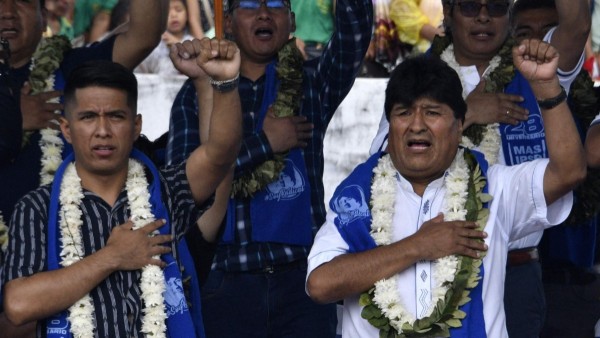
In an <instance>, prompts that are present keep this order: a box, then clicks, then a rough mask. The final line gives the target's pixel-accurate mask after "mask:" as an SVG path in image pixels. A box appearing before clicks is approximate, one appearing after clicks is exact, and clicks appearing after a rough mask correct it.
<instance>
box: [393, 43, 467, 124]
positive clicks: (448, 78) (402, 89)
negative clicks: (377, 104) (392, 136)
mask: <svg viewBox="0 0 600 338" xmlns="http://www.w3.org/2000/svg"><path fill="white" fill-rule="evenodd" d="M423 97H427V98H430V99H432V100H435V101H437V102H440V103H444V104H447V105H448V106H449V107H450V108H451V109H452V110H453V111H454V117H456V118H457V119H460V120H461V121H464V119H465V113H466V112H467V104H466V103H465V100H464V99H463V97H462V84H461V83H460V78H459V77H458V74H456V72H455V71H454V69H452V68H450V66H448V65H447V64H446V63H445V62H444V61H442V60H441V59H439V58H438V57H434V56H431V55H429V54H423V55H419V56H415V57H410V58H407V59H405V60H404V61H403V62H402V63H400V64H399V65H398V66H397V67H396V68H395V69H394V70H393V71H392V73H391V74H390V80H389V82H388V84H387V88H386V89H385V105H384V108H385V117H386V118H387V119H388V121H389V119H390V112H391V111H392V107H393V106H394V104H397V103H400V104H403V105H405V106H407V107H408V106H411V105H412V104H413V103H414V102H415V101H416V100H417V99H419V98H423Z"/></svg>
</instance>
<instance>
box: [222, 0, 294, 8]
mask: <svg viewBox="0 0 600 338" xmlns="http://www.w3.org/2000/svg"><path fill="white" fill-rule="evenodd" d="M263 4H264V5H265V7H267V8H268V9H275V10H282V9H289V8H290V3H289V2H288V1H285V0H241V1H238V2H237V3H235V4H234V5H233V6H232V8H231V9H232V10H233V9H236V8H241V9H247V10H257V9H259V8H260V6H262V5H263Z"/></svg>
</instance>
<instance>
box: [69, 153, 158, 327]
mask: <svg viewBox="0 0 600 338" xmlns="http://www.w3.org/2000/svg"><path fill="white" fill-rule="evenodd" d="M126 189H127V198H128V199H129V207H130V210H131V219H132V222H133V224H134V226H133V229H139V228H141V227H143V226H144V225H146V224H147V223H149V222H152V221H154V220H155V218H154V215H153V214H152V211H151V209H150V202H149V200H150V193H149V192H148V182H147V180H146V174H145V173H144V167H143V166H142V165H141V164H140V163H139V162H138V161H136V160H129V170H128V172H127V183H126ZM83 196H84V195H83V189H82V187H81V180H80V178H79V176H78V175H77V171H76V169H75V166H74V165H73V163H71V164H70V165H69V166H68V167H67V169H66V170H65V174H64V177H63V182H62V184H61V189H60V197H59V198H60V205H61V211H60V215H61V220H60V232H61V237H62V243H63V247H62V250H61V253H60V257H61V259H62V260H61V265H62V266H65V267H66V266H69V265H71V264H73V263H75V262H77V261H79V260H81V259H82V258H83V256H84V249H83V243H82V240H81V226H82V225H83V221H82V220H81V218H82V212H81V209H80V207H79V206H80V204H81V200H82V199H83ZM157 258H158V256H157ZM140 288H141V290H142V299H143V300H144V310H143V311H144V319H143V321H142V322H143V324H142V332H144V333H146V334H147V335H149V336H152V337H165V331H166V325H165V320H166V317H167V316H166V312H165V306H164V298H163V292H164V290H165V281H164V276H163V272H162V269H161V268H160V267H158V266H156V265H147V266H145V267H144V268H143V270H142V278H141V284H140ZM68 319H69V322H70V323H71V333H72V334H73V336H74V337H76V338H77V337H92V336H93V334H94V328H95V326H96V325H95V323H94V307H93V304H92V299H91V297H90V295H89V294H87V295H85V296H84V297H83V298H81V299H80V300H78V301H77V302H76V303H75V304H73V305H72V306H71V307H70V308H69V318H68Z"/></svg>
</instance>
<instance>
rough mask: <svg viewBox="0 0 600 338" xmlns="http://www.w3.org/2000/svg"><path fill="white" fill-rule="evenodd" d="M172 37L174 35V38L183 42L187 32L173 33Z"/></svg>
mask: <svg viewBox="0 0 600 338" xmlns="http://www.w3.org/2000/svg"><path fill="white" fill-rule="evenodd" d="M169 33H171V32H169ZM171 35H173V36H174V37H176V38H177V40H179V41H182V40H183V37H184V36H185V31H181V32H176V33H171Z"/></svg>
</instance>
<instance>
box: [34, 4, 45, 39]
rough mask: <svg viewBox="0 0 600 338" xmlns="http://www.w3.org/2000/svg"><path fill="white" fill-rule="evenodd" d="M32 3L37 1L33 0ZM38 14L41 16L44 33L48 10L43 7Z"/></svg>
mask: <svg viewBox="0 0 600 338" xmlns="http://www.w3.org/2000/svg"><path fill="white" fill-rule="evenodd" d="M33 1H37V0H33ZM40 13H41V15H42V33H44V32H46V29H48V10H47V9H46V8H45V7H44V8H40Z"/></svg>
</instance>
